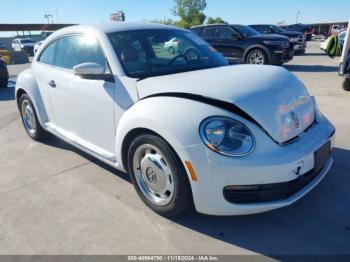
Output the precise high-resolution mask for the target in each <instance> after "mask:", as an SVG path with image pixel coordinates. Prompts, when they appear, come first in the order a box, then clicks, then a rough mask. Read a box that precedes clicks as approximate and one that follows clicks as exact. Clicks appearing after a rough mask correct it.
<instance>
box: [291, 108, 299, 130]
mask: <svg viewBox="0 0 350 262" xmlns="http://www.w3.org/2000/svg"><path fill="white" fill-rule="evenodd" d="M290 115H291V117H292V120H293V123H294V127H295V128H299V127H300V120H299V116H298V115H297V114H296V113H295V112H291V113H290Z"/></svg>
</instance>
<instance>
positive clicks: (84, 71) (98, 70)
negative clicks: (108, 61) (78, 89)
mask: <svg viewBox="0 0 350 262" xmlns="http://www.w3.org/2000/svg"><path fill="white" fill-rule="evenodd" d="M73 71H74V74H75V75H77V76H80V77H81V78H83V79H90V80H104V81H108V82H114V77H113V75H112V74H106V73H105V71H106V70H105V67H104V66H101V65H100V64H97V63H82V64H79V65H76V66H74V67H73Z"/></svg>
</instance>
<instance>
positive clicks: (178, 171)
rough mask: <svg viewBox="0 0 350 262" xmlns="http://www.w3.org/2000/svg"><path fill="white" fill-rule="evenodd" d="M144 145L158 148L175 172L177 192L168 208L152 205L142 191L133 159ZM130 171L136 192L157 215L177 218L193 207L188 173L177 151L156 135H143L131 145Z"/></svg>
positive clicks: (129, 154)
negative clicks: (135, 172)
mask: <svg viewBox="0 0 350 262" xmlns="http://www.w3.org/2000/svg"><path fill="white" fill-rule="evenodd" d="M144 144H150V145H153V146H155V147H157V148H158V149H159V150H160V151H161V152H162V154H163V156H164V157H165V158H166V161H167V163H168V164H169V165H170V168H171V170H172V172H173V178H174V184H175V192H174V196H173V199H172V200H171V202H170V203H169V204H168V205H166V206H157V205H154V204H153V203H151V202H150V201H149V200H148V199H147V198H146V197H145V196H144V195H143V193H142V191H141V190H140V188H139V186H138V183H137V181H136V178H135V174H134V170H133V158H134V154H135V152H136V150H137V149H138V148H139V147H140V146H141V145H144ZM128 170H129V174H130V177H131V180H132V182H133V184H134V187H135V189H136V192H137V193H138V195H139V197H140V198H141V199H142V201H143V202H144V203H145V204H146V205H147V206H148V207H150V208H151V209H152V210H153V211H155V212H156V213H158V214H160V215H162V216H168V217H170V216H175V215H178V214H181V213H183V212H185V211H186V210H188V209H189V208H190V207H191V206H192V205H193V198H192V192H191V187H190V184H189V181H188V177H187V172H186V170H185V169H184V167H183V165H182V163H181V161H180V160H179V157H178V156H177V155H176V153H175V151H174V150H173V149H172V148H171V147H170V145H168V143H166V142H165V141H164V140H163V139H162V138H160V137H158V136H156V135H151V134H149V135H141V136H139V137H137V138H136V139H135V140H134V141H133V142H132V143H131V145H130V147H129V150H128Z"/></svg>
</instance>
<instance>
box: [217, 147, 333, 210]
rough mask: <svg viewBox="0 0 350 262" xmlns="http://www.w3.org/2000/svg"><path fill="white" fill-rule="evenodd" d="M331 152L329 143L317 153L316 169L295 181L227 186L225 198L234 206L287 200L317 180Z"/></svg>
mask: <svg viewBox="0 0 350 262" xmlns="http://www.w3.org/2000/svg"><path fill="white" fill-rule="evenodd" d="M330 152H331V143H330V142H327V143H326V144H325V145H324V146H323V147H321V148H320V149H319V150H317V151H316V152H315V165H314V166H315V167H314V169H313V170H311V171H310V172H308V173H306V174H304V175H302V176H299V177H298V178H297V179H295V180H292V181H288V182H283V183H275V184H266V185H248V186H227V187H225V188H224V197H225V199H226V200H227V201H228V202H230V203H233V204H257V203H266V202H274V201H282V200H286V199H288V198H290V197H291V196H293V195H294V194H296V193H297V192H299V191H300V190H302V189H303V188H305V187H306V186H307V185H308V184H310V183H311V182H312V181H313V180H314V179H316V177H317V176H318V175H319V174H320V172H321V171H322V169H323V168H324V167H325V165H326V163H327V161H328V160H329V158H330V154H331V153H330Z"/></svg>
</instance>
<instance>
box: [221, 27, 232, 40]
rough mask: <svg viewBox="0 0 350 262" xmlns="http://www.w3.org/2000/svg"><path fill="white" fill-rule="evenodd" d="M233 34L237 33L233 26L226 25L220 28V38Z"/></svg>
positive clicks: (229, 36) (230, 36)
mask: <svg viewBox="0 0 350 262" xmlns="http://www.w3.org/2000/svg"><path fill="white" fill-rule="evenodd" d="M233 35H236V34H235V32H234V31H233V30H232V28H230V27H228V26H225V27H221V28H220V38H225V39H228V38H232V36H233Z"/></svg>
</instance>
